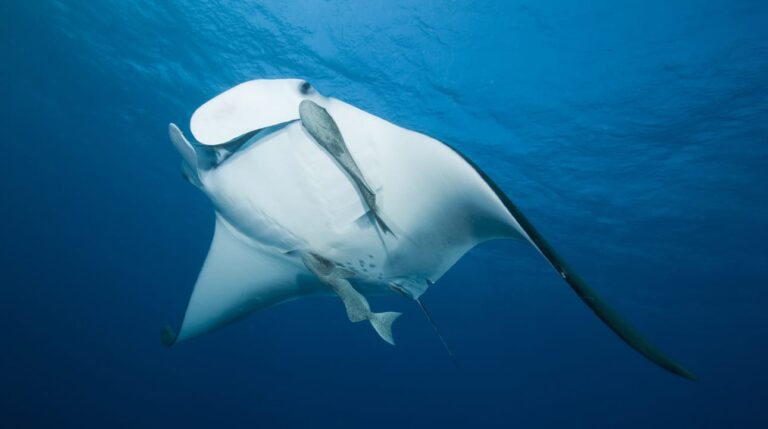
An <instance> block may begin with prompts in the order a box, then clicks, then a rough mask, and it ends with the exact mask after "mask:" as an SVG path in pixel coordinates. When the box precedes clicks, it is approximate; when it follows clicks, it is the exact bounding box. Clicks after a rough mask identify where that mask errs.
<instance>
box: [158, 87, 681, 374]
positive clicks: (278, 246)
mask: <svg viewBox="0 0 768 429" xmlns="http://www.w3.org/2000/svg"><path fill="white" fill-rule="evenodd" d="M190 128H191V131H192V134H193V136H194V137H195V139H196V140H197V143H191V142H189V141H188V140H187V139H186V138H185V137H184V135H183V134H182V132H181V131H180V130H179V128H178V127H176V126H175V125H173V124H171V125H170V127H169V131H170V136H171V141H172V142H173V144H174V145H175V146H176V148H177V149H178V151H179V152H180V153H181V155H182V158H183V163H182V170H183V172H184V176H185V177H186V178H187V179H188V180H189V181H190V182H191V183H192V184H194V185H195V186H197V187H198V188H199V189H201V190H202V191H203V192H204V193H205V194H206V195H207V196H208V197H209V198H210V199H211V201H212V203H213V205H214V207H215V209H216V227H215V232H214V237H213V242H212V244H211V248H210V250H209V252H208V256H207V258H206V261H205V263H204V265H203V268H202V270H201V272H200V275H199V277H198V279H197V283H196V284H195V287H194V290H193V292H192V296H191V298H190V300H189V304H188V305H187V310H186V313H185V315H184V320H183V322H182V325H181V328H180V330H179V332H178V335H177V334H175V333H174V332H173V330H171V329H170V328H166V329H165V330H164V332H163V343H164V344H166V345H172V344H174V343H176V342H178V341H182V340H187V339H189V338H192V337H195V336H198V335H201V334H203V333H206V332H209V331H211V330H213V329H216V328H219V327H221V326H223V325H225V324H227V323H230V322H232V321H234V320H237V319H240V318H242V317H244V316H246V315H248V314H250V313H252V312H254V311H257V310H260V309H264V308H266V307H269V306H273V305H276V304H278V303H281V302H285V301H289V300H292V299H296V298H300V297H304V296H310V295H317V294H334V293H335V294H336V295H338V296H339V297H340V298H341V299H342V302H343V303H344V305H345V307H346V310H347V315H348V317H349V319H350V320H351V321H353V322H356V321H362V320H368V321H370V322H371V324H372V325H373V327H374V328H375V329H376V332H377V333H378V334H379V335H380V336H381V337H382V338H383V339H385V340H386V341H388V342H390V343H393V344H394V340H393V338H392V334H391V324H392V322H393V321H394V320H395V318H396V317H397V316H398V315H399V313H392V312H384V313H374V312H372V311H371V310H370V306H369V304H368V302H367V300H366V296H369V295H372V294H379V293H393V292H397V293H400V294H403V295H405V296H407V297H410V298H412V299H414V300H418V299H419V297H420V296H421V294H422V293H424V291H425V290H426V289H427V287H428V286H429V285H431V284H433V283H434V282H436V281H437V280H438V279H439V278H440V277H441V276H442V275H443V274H444V273H445V272H446V271H447V270H448V269H449V268H450V267H451V266H452V265H453V264H455V263H456V262H457V261H458V260H459V259H460V258H461V257H462V255H464V254H465V253H466V252H467V251H469V250H470V249H471V248H473V247H474V246H476V245H478V244H480V243H483V242H485V241H488V240H493V239H523V240H525V241H527V242H528V243H530V244H531V245H533V247H534V248H536V250H538V251H539V252H540V253H541V254H542V255H543V256H544V257H545V258H546V260H547V261H548V262H549V263H550V265H552V267H553V268H554V269H555V270H556V271H557V272H558V274H559V275H560V276H561V277H562V278H563V279H564V280H565V281H566V283H568V285H570V287H571V288H572V289H573V290H574V292H576V294H577V295H578V296H579V298H581V299H582V301H583V302H584V303H585V304H586V305H587V306H588V307H589V308H590V309H592V311H593V312H594V313H595V314H596V315H597V316H598V317H599V318H600V319H601V320H602V321H603V322H605V323H606V324H607V325H608V327H609V328H610V329H611V330H613V331H614V332H615V333H616V334H617V335H618V336H619V337H621V339H623V340H624V341H625V342H626V343H627V344H628V345H630V346H631V347H633V348H634V349H635V350H637V351H638V352H640V353H641V354H642V355H643V356H645V357H646V358H648V359H649V360H651V361H652V362H654V363H655V364H657V365H659V366H660V367H662V368H664V369H666V370H668V371H670V372H672V373H674V374H677V375H680V376H682V377H685V378H688V379H695V376H694V375H693V374H692V373H691V372H689V371H687V370H686V369H685V368H683V367H682V366H680V365H679V364H677V363H676V362H674V361H673V360H672V359H670V358H668V357H666V356H665V355H664V354H663V353H661V352H660V351H659V350H657V349H656V348H655V347H653V346H652V345H651V344H650V343H649V342H648V341H647V340H645V339H644V338H643V337H642V336H641V335H640V334H639V333H638V332H637V331H635V330H634V329H633V328H632V327H631V326H630V325H629V324H628V323H627V322H625V321H624V319H622V318H621V317H620V316H619V315H618V313H617V312H616V311H614V310H613V309H612V308H611V307H609V306H608V305H607V304H606V303H605V302H604V301H603V300H602V299H601V298H600V297H599V296H598V295H597V294H596V293H595V291H594V290H592V289H591V288H590V287H589V286H588V285H587V283H586V282H585V281H584V280H582V279H581V278H580V277H579V276H577V275H576V274H575V273H574V272H573V271H572V270H571V269H570V268H569V267H568V266H567V265H566V264H565V262H563V260H562V259H561V258H560V257H559V256H558V254H557V253H556V252H555V251H554V250H553V248H552V247H551V246H550V245H549V244H548V243H547V242H546V241H545V240H544V238H543V237H542V236H541V235H540V234H539V233H538V232H537V231H536V229H535V228H534V227H533V225H532V224H531V223H530V222H529V221H528V220H527V219H526V217H525V216H524V215H523V214H522V213H521V212H520V210H519V209H518V208H517V207H516V206H515V205H514V204H513V203H512V201H511V200H510V199H509V197H507V195H506V194H505V193H504V192H503V191H502V190H501V189H500V188H499V187H498V186H497V185H496V184H495V183H494V182H493V181H492V180H491V179H490V178H489V177H488V176H487V175H486V174H485V173H484V172H483V171H482V170H481V169H480V168H478V167H477V166H476V165H475V164H474V163H473V162H472V161H470V160H469V159H467V158H466V157H464V156H463V155H462V154H460V153H459V152H458V151H456V150H455V149H453V148H451V147H449V146H447V145H445V144H443V143H441V142H440V141H438V140H435V139H433V138H431V137H428V136H426V135H423V134H420V133H417V132H414V131H410V130H407V129H404V128H401V127H398V126H396V125H394V124H392V123H390V122H387V121H385V120H383V119H381V118H378V117H376V116H373V115H371V114H369V113H367V112H365V111H362V110H360V109H357V108H355V107H353V106H351V105H349V104H347V103H344V102H342V101H340V100H337V99H334V98H330V97H324V96H322V95H320V94H319V93H318V92H317V91H315V90H314V89H313V88H312V87H311V86H310V85H309V84H308V83H307V82H305V81H302V80H298V79H279V80H254V81H250V82H246V83H243V84H240V85H238V86H236V87H234V88H231V89H229V90H227V91H225V92H223V93H222V94H219V95H218V96H216V97H214V98H213V99H211V100H210V101H208V102H207V103H205V104H204V105H203V106H201V107H200V108H199V109H197V110H196V111H195V113H194V114H193V115H192V120H191V124H190ZM383 219H386V220H387V222H386V223H385V222H384V220H383ZM391 226H394V227H396V228H397V234H396V235H395V234H394V233H391V232H392V230H391V229H390V227H391ZM382 232H384V234H382ZM419 303H420V302H419ZM420 304H421V303H420Z"/></svg>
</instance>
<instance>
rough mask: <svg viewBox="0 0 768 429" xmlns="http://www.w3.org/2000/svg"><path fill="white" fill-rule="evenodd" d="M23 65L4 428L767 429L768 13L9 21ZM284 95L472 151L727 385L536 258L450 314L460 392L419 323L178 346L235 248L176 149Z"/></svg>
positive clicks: (545, 225)
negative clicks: (292, 83) (640, 335)
mask: <svg viewBox="0 0 768 429" xmlns="http://www.w3.org/2000/svg"><path fill="white" fill-rule="evenodd" d="M266 3H274V4H266ZM0 61H2V63H1V66H0V95H1V96H2V98H1V99H0V136H1V137H2V140H1V141H2V143H0V144H2V153H0V155H1V156H0V204H2V206H1V208H2V211H1V213H2V214H1V215H0V216H1V217H0V220H1V221H2V222H0V267H1V268H2V276H1V277H0V278H1V279H2V280H0V282H1V283H0V326H2V333H1V334H0V340H2V343H1V345H0V347H1V348H0V426H2V427H22V426H34V425H36V424H39V425H46V426H52V425H56V426H58V427H101V428H104V427H177V426H180V425H183V427H263V428H264V427H266V428H277V427H416V426H418V427H470V426H474V425H480V426H497V425H498V426H507V427H564V426H566V425H567V426H569V427H590V428H594V427H637V428H647V427H676V428H680V427H696V428H704V427H709V428H723V427H768V408H767V407H766V403H767V402H768V401H767V400H768V365H766V362H768V312H766V311H765V308H766V306H768V288H767V283H766V277H768V250H767V249H766V246H767V244H766V243H768V2H765V1H760V0H756V1H734V0H732V1H726V0H720V1H704V0H701V1H670V0H662V1H656V0H652V1H647V0H646V1H628V2H614V1H608V0H603V1H594V2H581V1H567V0H554V1H529V2H518V1H514V2H506V1H496V2H482V1H470V0H467V1H457V2H442V1H421V2H408V1H398V2H394V1H384V0H379V1H365V2H363V1H333V2H321V1H303V2H284V1H272V2H255V1H248V2H240V1H217V2H213V1H210V2H196V1H174V2H170V1H168V2H165V1H163V2H160V1H149V0H146V1H133V2H127V1H125V2H120V1H106V0H89V1H85V0H67V1H53V0H48V1H45V0H38V1H29V2H27V1H22V0H8V1H3V2H2V3H0ZM267 77H303V78H307V79H309V80H310V81H311V82H312V83H313V84H314V85H315V86H316V87H317V88H318V89H319V90H320V91H321V92H322V93H324V94H326V95H330V96H334V97H337V98H340V99H343V100H345V101H347V102H350V103H352V104H355V105H357V106H359V107H361V108H363V109H365V110H368V111H371V112H373V113H375V114H377V115H379V116H381V117H383V118H386V119H389V120H391V121H393V122H395V123H398V124H400V125H403V126H406V127H409V128H413V129H416V130H419V131H422V132H425V133H427V134H430V135H432V136H435V137H437V138H440V139H442V140H444V141H446V142H448V143H450V144H452V145H455V146H456V147H458V148H460V149H461V150H462V151H464V152H465V153H466V154H468V155H469V156H470V157H471V158H473V159H474V160H475V161H476V162H477V163H478V164H479V165H481V166H482V167H483V168H484V169H486V171H487V172H488V173H489V174H490V175H491V176H492V177H493V178H495V179H496V180H497V182H498V183H499V184H500V185H501V187H502V188H504V189H505V190H506V191H507V193H508V194H509V195H510V196H511V197H512V198H513V200H515V201H516V202H517V204H518V205H519V206H520V207H521V208H522V209H523V210H524V211H525V212H526V213H527V214H528V216H529V217H530V218H531V220H532V221H533V222H534V223H535V224H536V225H537V226H538V227H539V229H540V230H541V231H542V233H543V234H544V235H545V236H546V237H548V238H549V240H550V241H551V242H552V244H553V245H554V246H555V247H556V248H557V249H559V251H560V252H561V254H562V255H563V256H564V257H565V258H566V259H567V260H569V261H570V264H571V265H572V266H573V267H575V268H576V269H577V270H578V271H580V272H581V274H582V276H584V277H585V278H587V279H588V280H589V281H590V282H591V283H592V284H593V286H594V287H595V288H596V289H598V290H599V291H601V292H602V293H603V295H605V297H606V298H607V299H608V300H609V301H610V302H612V303H613V304H614V305H615V306H616V307H617V308H618V309H619V310H621V311H622V312H623V313H624V314H625V315H626V316H627V317H628V318H629V319H630V320H632V321H633V322H634V323H635V324H636V325H637V326H638V328H640V329H641V330H642V331H643V332H645V333H647V335H648V336H649V337H650V338H651V339H653V340H654V342H656V343H657V344H658V345H659V346H660V347H661V348H662V349H664V350H666V351H667V352H668V353H669V354H671V355H672V356H674V357H676V358H678V359H679V360H680V361H681V362H682V363H684V364H685V365H686V366H688V367H689V368H690V369H691V370H693V371H694V372H696V373H697V374H698V375H699V376H700V378H701V381H700V382H698V383H691V382H687V381H685V380H682V379H679V378H677V377H674V376H672V375H670V374H668V373H666V372H664V371H662V370H660V369H658V368H656V367H654V366H653V365H651V364H649V363H648V362H647V361H645V360H644V359H643V358H641V357H640V356H639V355H638V354H637V353H635V352H634V351H632V350H631V349H629V348H628V347H626V346H625V345H624V344H623V343H621V341H619V340H618V339H617V338H616V337H615V336H614V335H613V334H612V333H611V332H610V331H609V330H608V329H606V328H605V327H604V326H603V325H602V324H601V323H600V322H599V321H598V320H597V319H596V318H595V317H594V316H593V315H592V314H591V313H590V312H589V311H588V310H587V309H586V307H585V306H584V305H582V304H581V303H580V302H579V300H578V299H577V298H576V297H575V295H574V294H573V293H572V292H571V291H570V290H569V289H568V287H567V286H566V285H565V284H564V283H563V282H562V281H561V279H560V278H559V277H558V276H557V275H556V274H555V273H554V272H552V271H551V269H550V268H549V267H548V266H547V264H546V263H545V262H544V261H543V260H542V259H541V257H540V256H539V255H538V254H536V252H535V251H533V250H532V249H531V248H530V247H528V246H525V245H523V244H521V243H512V242H498V243H491V244H487V245H484V246H481V247H480V248H478V249H476V250H474V251H472V252H471V253H470V254H468V255H467V257H465V258H464V259H463V260H462V261H461V262H460V263H459V264H457V265H456V266H455V267H454V268H453V269H452V270H451V271H450V272H449V273H448V274H447V275H446V276H445V277H444V278H443V279H442V280H441V281H440V282H439V283H438V284H437V285H436V286H434V287H433V288H432V289H431V290H430V291H429V292H428V294H427V295H426V296H425V301H426V302H427V304H428V305H429V306H430V307H431V310H432V313H433V315H434V317H435V318H436V319H437V321H438V322H439V324H440V325H441V326H442V330H443V331H444V333H445V336H446V337H447V339H448V341H449V342H450V344H451V345H452V347H453V349H454V350H455V352H456V354H457V355H458V359H459V360H460V361H461V362H462V366H461V368H460V369H456V368H454V367H453V366H452V365H451V363H450V361H449V360H448V359H447V357H446V356H445V354H444V352H443V350H442V349H441V347H440V344H439V342H438V340H437V339H436V337H435V336H434V334H433V333H432V332H431V330H430V328H429V326H428V325H427V324H426V322H425V321H424V320H423V318H422V316H421V314H419V312H418V309H417V308H416V307H415V306H414V305H413V304H412V303H408V302H406V301H405V300H402V299H398V298H383V299H378V300H375V301H374V302H373V305H374V306H376V307H378V308H388V309H389V308H395V309H399V310H401V311H405V312H406V315H405V316H404V317H403V318H401V320H400V321H398V323H397V324H396V326H395V336H396V338H397V340H398V345H397V347H395V348H392V347H390V346H388V345H387V344H385V343H384V342H383V341H381V340H379V339H378V338H376V336H375V335H373V333H372V331H371V329H370V327H369V326H364V325H363V324H354V325H353V324H350V323H349V322H348V321H347V320H346V317H345V315H344V312H343V309H342V307H341V305H340V304H339V303H338V302H337V301H336V300H333V299H324V298H318V299H308V300H304V301H298V302H293V303H290V304H286V305H283V306H279V307H276V308H273V309H270V310H268V311H265V312H263V313H261V314H258V315H256V316H254V317H251V318H249V319H247V320H246V321H243V322H241V323H239V324H236V325H233V326H231V327H228V328H226V329H224V330H222V331H219V332H217V333H215V334H211V335H209V336H206V337H203V338H200V339H198V340H196V341H192V342H189V343H185V344H181V345H179V346H178V347H175V348H173V349H164V348H162V347H161V346H160V342H159V332H160V327H161V326H162V325H164V324H165V323H168V322H173V323H178V321H179V320H180V318H181V315H182V314H183V310H184V308H185V305H186V301H187V299H188V296H189V294H190V292H191V287H192V284H193V282H194V280H195V278H196V275H197V272H198V270H199V268H200V265H201V263H202V261H203V259H204V257H205V254H206V251H207V248H208V243H209V240H210V237H211V234H212V229H213V212H212V210H211V208H210V205H209V204H208V202H207V201H206V200H205V198H204V197H203V196H202V195H201V194H200V193H199V192H198V191H197V190H195V189H194V188H193V187H191V186H189V185H188V184H187V183H185V182H184V181H183V180H182V179H181V176H180V171H179V157H178V155H177V154H176V153H175V151H174V149H173V148H172V146H171V144H170V143H169V141H168V137H167V131H166V126H167V124H168V122H171V121H174V122H177V123H180V124H182V126H183V128H185V129H186V128H187V126H186V124H187V123H188V119H189V117H190V115H191V113H192V111H193V110H194V109H195V108H196V107H198V106H199V105H200V104H202V103H203V102H205V101H206V100H208V99H209V98H210V97H212V96H214V95H215V94H217V93H218V92H220V91H222V90H224V89H226V88H228V87H230V86H233V85H235V84H237V83H240V82H242V81H245V80H249V79H254V78H267ZM474 427H476V426H474Z"/></svg>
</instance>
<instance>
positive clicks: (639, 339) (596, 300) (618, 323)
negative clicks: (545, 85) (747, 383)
mask: <svg viewBox="0 0 768 429" xmlns="http://www.w3.org/2000/svg"><path fill="white" fill-rule="evenodd" d="M448 147H449V148H451V149H452V150H453V151H454V152H456V154H458V155H459V156H460V157H462V158H463V159H464V161H466V162H467V163H468V164H469V165H471V166H472V168H474V169H475V171H476V172H477V174H479V175H480V176H481V177H482V178H483V180H485V182H486V183H487V184H488V186H490V187H491V189H493V191H494V192H495V193H496V196H498V197H499V199H500V200H501V202H502V203H503V204H504V206H505V207H506V208H507V210H509V213H510V214H511V215H512V216H513V217H514V218H515V220H517V223H519V224H520V226H521V227H522V228H523V230H524V231H525V233H526V234H528V237H530V239H531V241H533V243H534V245H535V246H536V247H537V248H538V249H539V251H540V252H541V253H542V254H543V255H544V257H545V258H546V259H547V261H549V263H550V265H552V267H553V268H554V269H555V270H557V272H558V273H559V274H560V276H562V277H563V279H565V281H566V282H567V283H568V285H569V286H570V287H571V289H573V291H574V292H576V295H578V297H579V298H581V300H582V301H583V302H584V303H585V304H586V305H587V306H588V307H589V308H590V309H592V311H593V312H594V313H595V314H596V315H597V317H599V318H600V320H602V321H603V322H604V323H605V324H606V325H608V327H609V328H610V329H611V330H612V331H613V332H615V333H616V335H618V336H619V337H620V338H621V339H622V340H624V342H625V343H627V344H628V345H629V346H630V347H632V348H633V349H635V350H637V351H638V352H639V353H640V354H642V355H643V356H645V357H646V358H647V359H649V360H650V361H651V362H653V363H655V364H656V365H658V366H660V367H662V368H664V369H665V370H667V371H669V372H671V373H673V374H676V375H679V376H681V377H684V378H687V379H689V380H696V379H697V378H696V376H695V375H694V374H693V373H691V372H690V371H688V370H687V369H685V368H684V367H682V366H681V365H680V364H678V363H677V362H675V361H674V360H672V359H670V358H669V357H667V356H666V355H665V354H664V353H662V352H661V351H660V350H658V349H657V348H656V347H654V346H653V345H652V344H651V343H649V342H648V340H646V339H645V338H644V337H643V336H642V335H641V334H640V333H639V332H638V331H636V330H635V329H634V328H633V327H632V326H631V325H630V324H629V323H628V322H627V321H625V320H624V318H622V317H621V316H620V315H619V313H618V312H617V311H616V310H614V309H613V308H611V307H610V306H609V305H608V304H607V303H606V302H605V301H603V300H602V298H600V296H599V295H598V294H597V292H595V291H594V290H593V289H592V288H591V287H590V286H589V285H588V284H587V282H585V281H584V280H583V279H582V278H581V277H579V276H578V275H577V274H576V273H575V272H573V270H571V269H570V268H569V267H568V265H567V264H566V263H565V261H563V259H562V258H561V257H560V256H559V255H558V254H557V253H556V252H555V250H554V249H553V248H552V246H550V245H549V243H547V242H546V240H544V237H542V236H541V234H539V232H538V231H537V230H536V228H534V226H533V224H531V222H530V221H528V219H527V218H526V217H525V215H523V213H522V212H521V211H520V209H518V208H517V206H515V204H514V203H513V202H512V200H510V199H509V197H508V196H507V195H506V194H505V193H504V191H502V190H501V188H499V186H498V185H497V184H496V183H495V182H494V181H493V180H492V179H491V178H490V177H488V175H487V174H485V172H484V171H483V170H481V169H480V167H478V166H477V165H476V164H475V163H474V162H472V161H471V160H470V159H469V158H467V157H466V156H464V154H462V153H461V152H459V151H458V150H456V149H455V148H453V147H451V146H448Z"/></svg>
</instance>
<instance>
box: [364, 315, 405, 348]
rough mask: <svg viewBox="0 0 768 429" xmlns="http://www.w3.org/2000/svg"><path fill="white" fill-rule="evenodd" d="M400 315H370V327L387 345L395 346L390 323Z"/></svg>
mask: <svg viewBox="0 0 768 429" xmlns="http://www.w3.org/2000/svg"><path fill="white" fill-rule="evenodd" d="M401 314H402V313H397V312H395V311H386V312H383V313H371V318H370V319H368V320H369V321H370V322H371V326H373V329H375V330H376V333H377V334H379V336H380V337H381V339H382V340H384V341H386V342H388V343H389V344H392V345H393V346H394V345H395V339H394V337H392V323H394V322H395V320H397V318H398V317H400V315H401Z"/></svg>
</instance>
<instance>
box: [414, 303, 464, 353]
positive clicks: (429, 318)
mask: <svg viewBox="0 0 768 429" xmlns="http://www.w3.org/2000/svg"><path fill="white" fill-rule="evenodd" d="M414 301H416V304H419V308H420V309H421V312H422V313H424V317H426V318H427V321H429V324H430V325H432V329H434V330H435V333H436V334H437V338H439V339H440V342H441V343H443V348H444V349H445V352H446V353H448V357H450V358H451V361H453V364H454V365H456V366H457V367H458V366H459V361H458V360H456V356H454V355H453V352H452V351H451V348H450V347H448V343H447V342H446V341H445V338H443V334H441V333H440V329H438V328H437V323H435V319H433V318H432V315H431V314H429V311H427V307H425V306H424V303H423V302H421V300H420V299H419V298H416V299H414Z"/></svg>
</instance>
